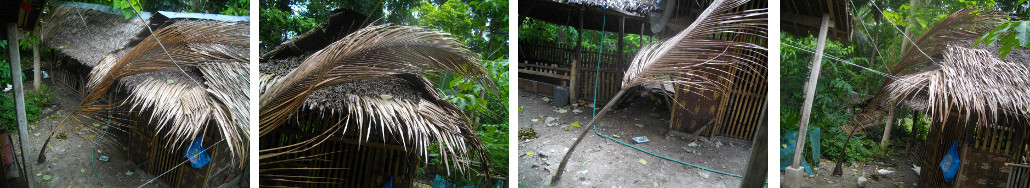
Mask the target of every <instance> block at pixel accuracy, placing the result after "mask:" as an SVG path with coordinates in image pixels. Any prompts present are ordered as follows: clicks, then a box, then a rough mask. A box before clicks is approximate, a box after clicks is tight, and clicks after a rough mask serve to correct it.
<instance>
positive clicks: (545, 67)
mask: <svg viewBox="0 0 1030 188" xmlns="http://www.w3.org/2000/svg"><path fill="white" fill-rule="evenodd" d="M519 66H520V67H533V68H542V69H552V70H560V71H569V70H570V69H569V68H564V67H552V66H546V65H536V64H529V63H519Z"/></svg>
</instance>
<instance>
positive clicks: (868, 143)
mask: <svg viewBox="0 0 1030 188" xmlns="http://www.w3.org/2000/svg"><path fill="white" fill-rule="evenodd" d="M823 130H824V132H825V133H824V134H822V140H821V141H820V143H819V144H820V146H819V147H821V148H822V153H823V157H824V158H827V159H837V157H838V156H837V155H839V154H840V153H841V146H842V145H843V144H844V142H845V141H847V139H848V134H847V133H846V132H844V131H843V130H841V129H840V128H837V127H831V128H828V129H823ZM848 145H849V147H848V148H847V149H845V151H844V152H845V156H846V157H845V159H844V160H845V163H850V162H852V161H861V162H865V161H871V160H873V157H874V156H875V153H874V151H878V150H876V149H877V148H875V147H877V145H879V143H877V142H873V141H872V140H867V139H865V135H864V134H855V135H854V137H853V138H851V142H850V144H848Z"/></svg>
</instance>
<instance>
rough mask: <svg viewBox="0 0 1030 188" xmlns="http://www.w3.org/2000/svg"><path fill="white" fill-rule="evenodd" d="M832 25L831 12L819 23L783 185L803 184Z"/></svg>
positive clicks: (797, 185)
mask: <svg viewBox="0 0 1030 188" xmlns="http://www.w3.org/2000/svg"><path fill="white" fill-rule="evenodd" d="M829 27H830V14H823V21H822V24H821V25H819V39H818V43H816V46H815V57H814V58H812V69H811V71H810V74H809V76H808V82H807V83H806V84H805V102H804V103H803V104H802V107H801V109H802V110H801V124H800V125H798V127H799V129H798V142H797V143H796V145H795V147H794V161H793V163H791V165H790V168H788V169H787V171H793V172H787V173H786V174H785V175H784V176H785V177H784V180H783V181H784V182H783V183H784V185H783V187H787V188H797V187H800V186H801V174H800V173H801V172H800V166H799V165H800V164H801V158H802V157H804V155H801V153H802V152H803V151H804V150H805V137H806V136H807V133H808V119H809V118H810V117H811V115H812V99H814V98H815V87H816V83H817V82H818V81H819V71H820V69H821V67H822V61H823V48H824V47H825V46H826V32H827V30H829Z"/></svg>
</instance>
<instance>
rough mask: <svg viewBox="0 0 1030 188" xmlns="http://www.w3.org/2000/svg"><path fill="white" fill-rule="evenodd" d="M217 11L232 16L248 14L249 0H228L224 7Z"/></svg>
mask: <svg viewBox="0 0 1030 188" xmlns="http://www.w3.org/2000/svg"><path fill="white" fill-rule="evenodd" d="M218 13H219V14H224V15H234V16H247V15H250V0H229V2H227V3H226V4H225V9H224V10H222V11H220V12H218Z"/></svg>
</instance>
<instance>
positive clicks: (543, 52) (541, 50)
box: [518, 40, 633, 103]
mask: <svg viewBox="0 0 1030 188" xmlns="http://www.w3.org/2000/svg"><path fill="white" fill-rule="evenodd" d="M575 49H576V46H575V45H563V44H561V43H557V42H553V41H546V40H519V51H520V52H519V58H520V61H521V62H519V65H518V66H519V73H520V74H523V73H525V74H532V75H537V76H544V77H550V78H555V79H560V80H563V83H551V84H556V85H565V86H568V83H567V81H568V80H569V79H571V76H572V62H573V60H575V59H576V53H579V55H580V56H581V57H582V58H583V59H582V61H580V64H579V67H578V68H577V69H579V73H578V74H577V75H578V77H579V78H578V80H579V83H580V84H579V86H578V87H577V88H573V89H577V91H579V92H576V93H580V94H581V95H580V99H584V100H588V99H593V98H594V80H595V79H594V78H595V76H597V80H598V83H597V86H598V87H597V88H598V90H597V101H598V102H599V103H603V102H607V101H608V100H611V98H612V97H614V96H615V93H617V92H619V89H621V86H622V76H623V73H625V72H626V68H627V67H629V60H628V59H630V58H632V57H633V54H625V55H623V57H624V58H625V59H623V60H619V59H618V55H617V52H616V50H615V48H611V49H609V48H605V49H604V50H603V51H602V52H601V54H600V63H598V59H599V58H598V49H596V48H583V49H582V50H581V51H579V52H576V50H575ZM598 64H600V70H598V69H597V67H598ZM595 73H598V74H597V75H595ZM520 77H523V76H520Z"/></svg>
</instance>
